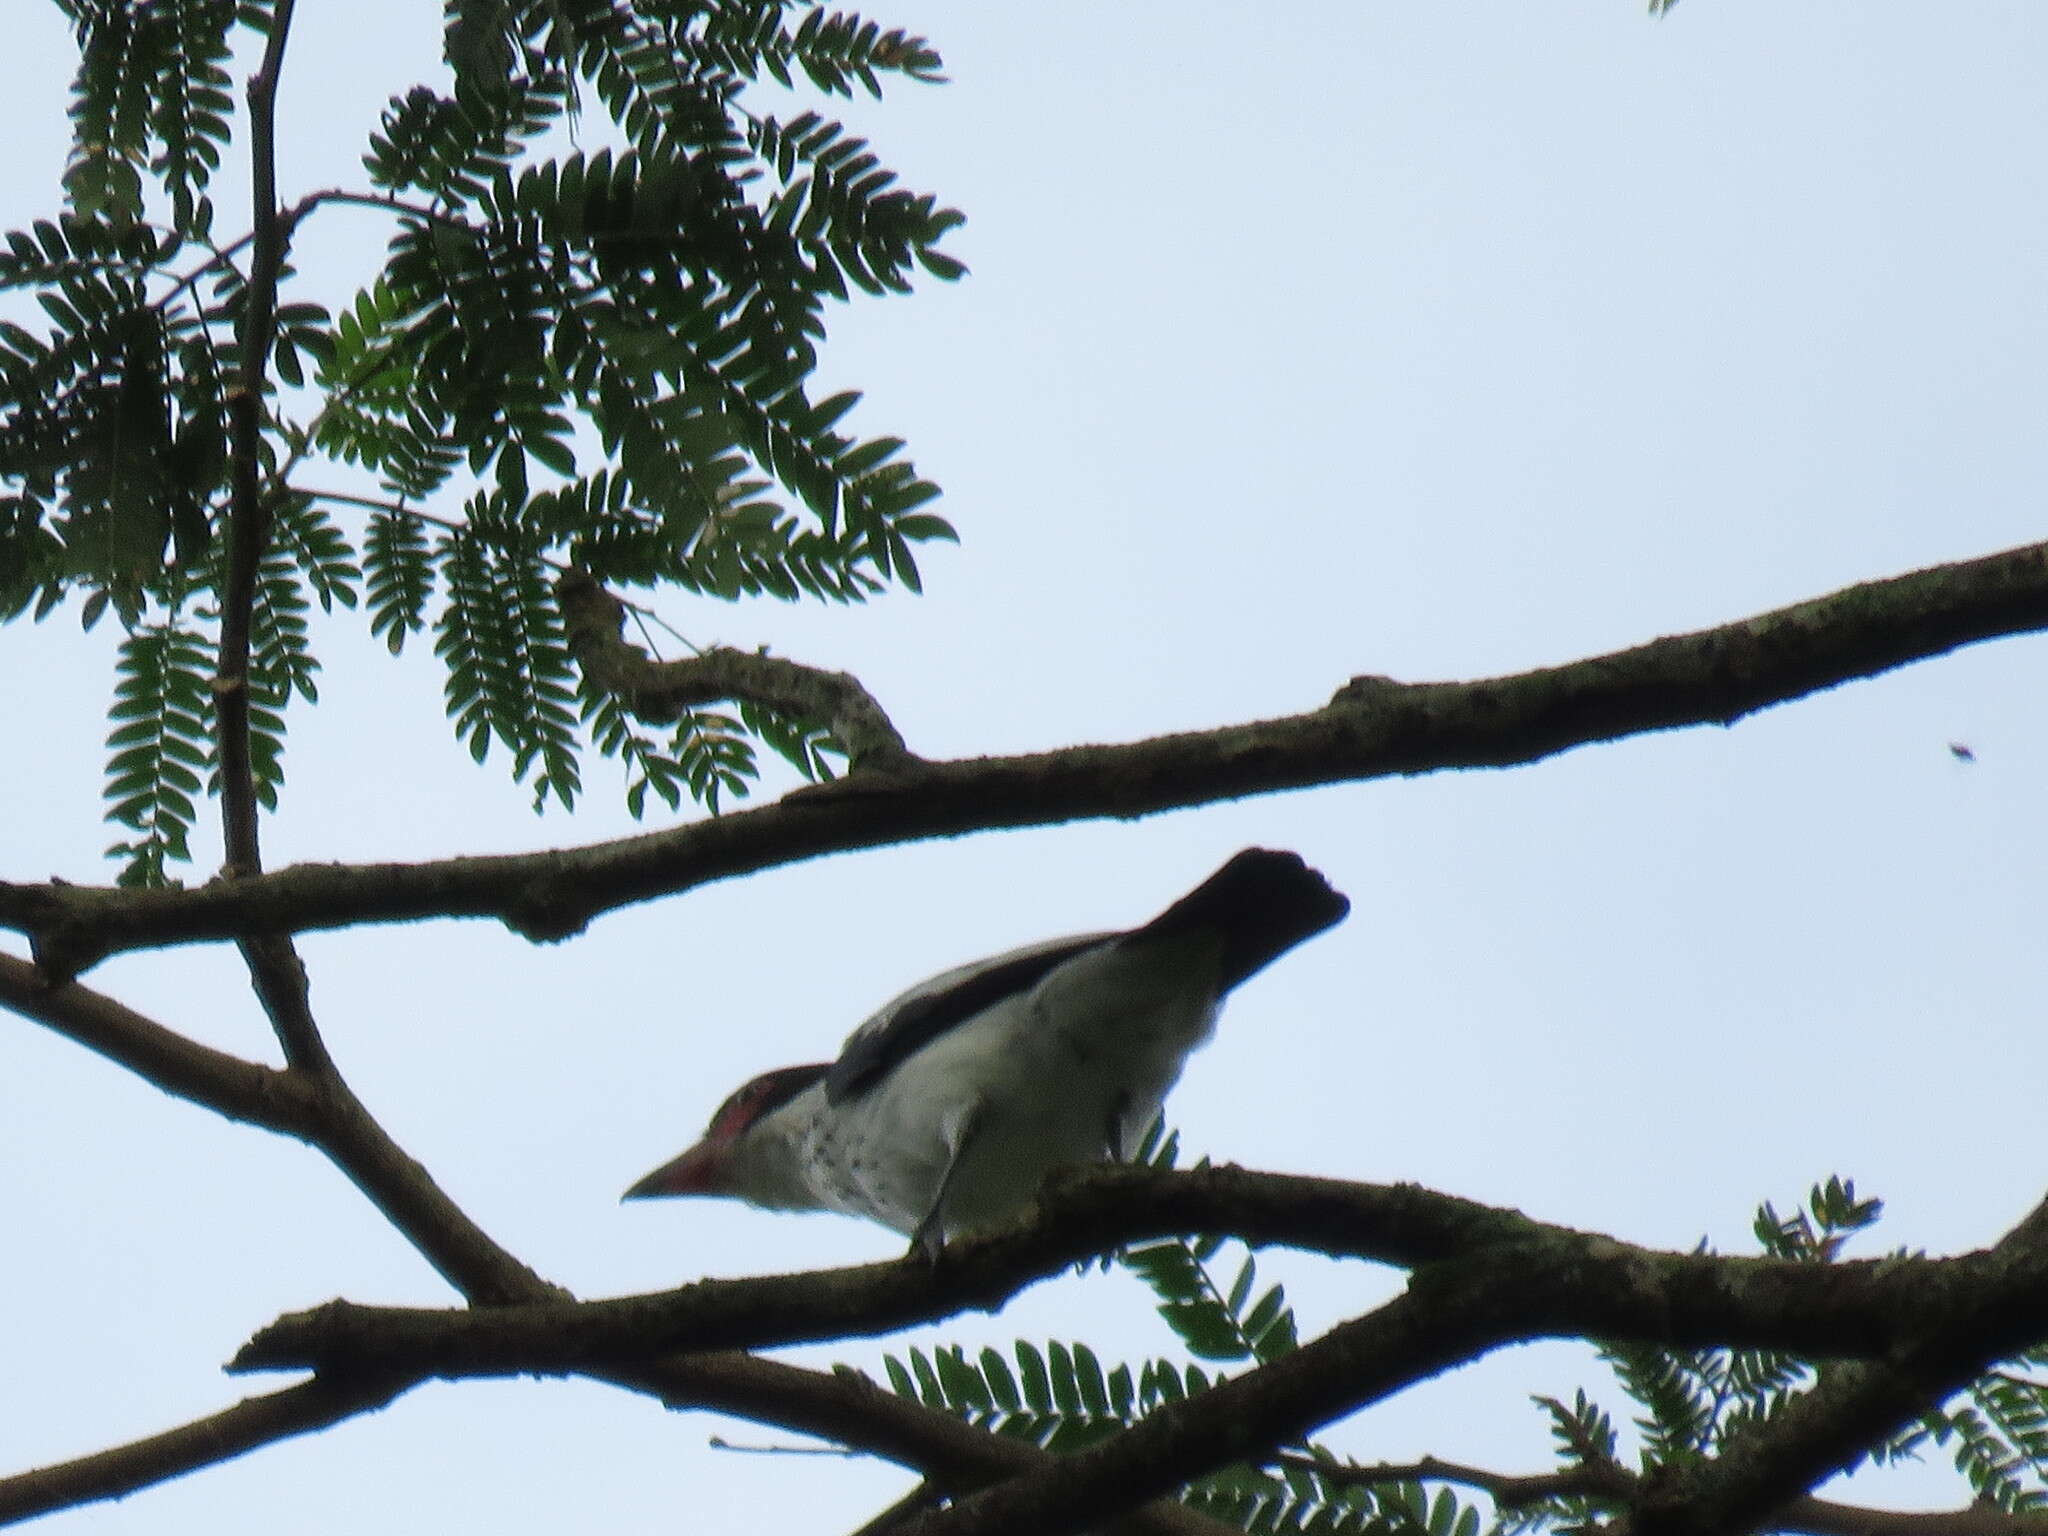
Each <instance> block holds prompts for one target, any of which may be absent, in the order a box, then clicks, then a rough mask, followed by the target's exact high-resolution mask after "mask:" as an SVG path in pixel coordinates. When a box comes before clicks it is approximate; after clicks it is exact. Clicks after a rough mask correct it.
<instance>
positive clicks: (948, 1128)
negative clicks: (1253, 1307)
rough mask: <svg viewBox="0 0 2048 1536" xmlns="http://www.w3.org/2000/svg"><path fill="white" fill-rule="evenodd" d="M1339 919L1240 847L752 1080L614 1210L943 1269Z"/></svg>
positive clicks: (1106, 1139) (1131, 1128)
mask: <svg viewBox="0 0 2048 1536" xmlns="http://www.w3.org/2000/svg"><path fill="white" fill-rule="evenodd" d="M1350 909H1351V903H1350V902H1349V901H1348V900H1347V899H1346V898H1345V897H1344V896H1343V895H1341V894H1340V893H1339V892H1337V891H1336V890H1334V889H1333V888H1332V887H1331V886H1330V883H1329V882H1328V881H1327V880H1325V879H1324V878H1323V876H1322V875H1321V874H1319V873H1318V872H1317V871H1315V870H1313V869H1311V868H1309V866H1308V865H1307V864H1306V863H1305V862H1303V860H1302V858H1301V856H1300V855H1299V854H1295V853H1287V852H1280V851H1276V850H1273V849H1268V848H1247V849H1245V850H1243V851H1242V852H1240V853H1238V854H1237V855H1235V856H1234V857H1232V858H1231V859H1230V860H1229V861H1228V862H1227V863H1225V864H1224V865H1223V867H1222V868H1220V869H1218V870H1217V871H1216V872H1215V873H1214V874H1213V875H1211V876H1210V877H1209V878H1208V879H1207V880H1205V881H1203V882H1202V883H1201V884H1200V885H1198V886H1196V887H1195V888H1194V889H1193V890H1192V891H1190V892H1189V893H1188V894H1187V895H1185V896H1183V897H1182V898H1181V899H1180V900H1178V901H1176V902H1174V903H1173V904H1172V905H1171V906H1169V907H1168V908H1167V909H1166V910H1165V911H1164V912H1162V913H1160V914H1159V915H1158V916H1157V917H1155V918H1153V919H1152V920H1151V921H1150V922H1148V923H1145V924H1143V925H1141V926H1139V927H1136V928H1132V929H1128V930H1126V931H1122V932H1110V933H1086V934H1079V935H1076V936H1074V937H1071V938H1062V939H1050V940H1046V941H1043V942H1041V943H1037V944H1029V945H1026V946H1024V947H1023V948H1021V949H1013V950H1010V951H1008V952H1006V953H1004V954H1000V955H994V956H991V957H990V958H988V959H986V960H978V961H975V962H973V963H971V964H968V965H962V966H957V967H955V968H954V969H952V970H949V971H945V972H942V973H941V974H939V975H937V976H934V977H932V978H931V979H930V980H928V981H925V982H921V983H920V984H918V985H917V986H914V987H912V988H910V990H908V991H907V992H904V993H903V994H901V995H900V996H898V997H896V998H894V999H893V1000H891V1001H890V1002H888V1003H886V1004H884V1005H883V1006H882V1007H881V1009H880V1010H878V1011H877V1012H876V1013H875V1014H874V1015H873V1016H872V1017H870V1018H869V1019H868V1020H867V1021H866V1022H864V1023H863V1024H861V1025H860V1027H859V1028H857V1029H856V1030H854V1032H853V1033H852V1034H851V1035H850V1036H848V1037H847V1040H846V1043H845V1046H844V1048H843V1049H842V1050H841V1052H840V1055H839V1058H838V1060H836V1061H831V1062H811V1063H807V1064H805V1065H802V1066H794V1067H779V1068H777V1069H776V1070H774V1071H772V1072H764V1073H762V1074H761V1075H760V1076H759V1077H756V1078H754V1079H753V1080H752V1081H750V1082H748V1083H746V1084H745V1085H744V1086H742V1087H741V1088H740V1089H738V1090H737V1091H736V1092H735V1093H733V1094H732V1095H731V1097H729V1098H727V1099H726V1100H725V1102H724V1103H723V1104H721V1105H720V1106H719V1107H718V1110H717V1112H716V1113H715V1114H713V1115H712V1117H711V1123H710V1125H709V1127H708V1128H707V1129H706V1130H705V1132H704V1135H703V1137H702V1139H701V1140H699V1141H698V1142H697V1143H696V1145H694V1146H692V1147H691V1148H689V1150H687V1151H685V1152H683V1153H682V1154H681V1155H679V1156H677V1157H675V1158H672V1159H671V1160H669V1161H668V1162H666V1163H663V1164H662V1165H661V1166H660V1167H659V1168H657V1169H655V1170H654V1171H653V1172H652V1173H650V1174H648V1175H647V1176H646V1177H645V1178H643V1179H641V1180H640V1181H639V1182H638V1183H636V1184H634V1185H633V1186H632V1188H630V1189H628V1190H627V1191H626V1193H625V1194H624V1196H622V1197H621V1198H623V1199H626V1200H641V1199H650V1198H655V1197H659V1196H670V1195H713V1196H725V1197H729V1198H736V1199H739V1200H743V1201H745V1202H746V1203H747V1204H749V1205H753V1206H757V1207H761V1208H764V1209H768V1210H783V1211H814V1210H830V1211H839V1212H843V1213H845V1214H847V1215H852V1216H860V1217H866V1218H868V1219H870V1220H873V1221H876V1222H879V1223H881V1224H882V1225H883V1226H885V1227H889V1228H891V1229H893V1230H894V1231H896V1232H899V1233H902V1234H904V1235H906V1236H908V1237H909V1238H910V1239H911V1251H912V1252H913V1253H917V1252H922V1253H923V1254H924V1255H926V1256H927V1257H928V1258H932V1259H936V1258H937V1256H938V1254H939V1253H940V1251H941V1250H942V1249H943V1247H944V1245H945V1244H946V1243H947V1242H948V1241H950V1240H952V1239H953V1238H956V1237H959V1236H963V1235H969V1234H978V1233H981V1232H985V1231H988V1230H990V1229H993V1228H996V1227H1000V1226H1003V1225H1005V1224H1007V1223H1009V1222H1010V1221H1012V1220H1014V1219H1015V1218H1016V1217H1018V1216H1019V1215H1021V1214H1022V1213H1023V1212H1024V1211H1025V1210H1026V1209H1027V1208H1029V1207H1030V1206H1031V1205H1032V1204H1033V1203H1034V1202H1035V1200H1036V1197H1037V1195H1038V1192H1039V1190H1040V1188H1041V1186H1042V1185H1043V1183H1044V1181H1045V1177H1046V1175H1047V1174H1048V1173H1050V1172H1051V1171H1052V1170H1053V1169H1055V1168H1058V1167H1063V1166H1067V1165H1072V1164H1079V1163H1089V1162H1097V1161H1103V1160H1109V1161H1121V1160H1124V1159H1127V1158H1128V1157H1130V1156H1131V1155H1132V1153H1133V1152H1134V1151H1135V1150H1136V1148H1137V1145H1138V1143H1139V1140H1140V1138H1141V1137H1142V1136H1143V1134H1144V1133H1145V1131H1146V1130H1147V1129H1148V1128H1149V1127H1150V1125H1151V1124H1152V1122H1153V1120H1154V1118H1155V1117H1156V1116H1157V1115H1158V1114H1159V1110H1160V1105H1161V1103H1162V1102H1163V1101H1164V1099H1165V1097H1166V1094H1167V1091H1168V1090H1169V1089H1171V1088H1172V1087H1173V1085H1174V1083H1175V1081H1176V1080H1178V1078H1179V1077H1180V1072H1181V1067H1182V1065H1183V1063H1184V1062H1185V1061H1186V1059H1187V1057H1188V1055H1189V1054H1190V1053H1191V1052H1192V1051H1194V1050H1195V1048H1196V1047H1198V1046H1200V1045H1201V1044H1202V1043H1203V1042H1205V1041H1206V1040H1207V1039H1208V1038H1209V1036H1210V1034H1211V1033H1212V1032H1213V1030H1214V1028H1215V1023H1216V1016H1217V1013H1218V1011H1219V1009H1220V1008H1221V1006H1222V1003H1223V999H1224V997H1225V996H1226V995H1227V994H1228V993H1230V992H1231V991H1232V990H1233V989H1234V988H1236V987H1237V986H1239V985H1240V984H1241V983H1243V982H1244V981H1246V980H1247V979H1249V978H1250V977H1251V976H1253V975H1255V974H1257V973H1258V972H1259V971H1261V970H1263V969H1264V968H1265V967H1266V966H1267V965H1269V964H1271V963H1272V962H1273V961H1274V960H1276V959H1278V958H1279V957H1280V956H1281V955H1283V954H1285V953H1287V951H1289V950H1290V949H1293V948H1294V947H1295V946H1296V945H1298V944H1301V943H1303V942H1305V941H1306V940H1308V939H1310V938H1313V937H1314V936H1315V935H1316V934H1319V933H1321V932H1323V931H1324V930H1325V929H1327V928H1329V927H1331V926H1333V925H1334V924H1336V923H1337V922H1339V921H1340V920H1341V919H1342V918H1343V917H1344V915H1345V913H1347V912H1348V911H1350Z"/></svg>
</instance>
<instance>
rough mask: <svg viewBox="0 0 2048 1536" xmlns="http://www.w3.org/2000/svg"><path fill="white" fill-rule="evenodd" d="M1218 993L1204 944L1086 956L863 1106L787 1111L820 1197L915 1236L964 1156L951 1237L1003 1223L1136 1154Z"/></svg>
mask: <svg viewBox="0 0 2048 1536" xmlns="http://www.w3.org/2000/svg"><path fill="white" fill-rule="evenodd" d="M1011 958H1014V956H1002V957H998V959H997V961H994V962H985V963H987V964H994V963H1000V962H1001V961H1002V960H1006V959H1011ZM960 974H961V973H949V976H948V977H940V978H934V980H933V981H932V982H929V983H926V984H925V988H920V989H919V991H924V990H925V989H926V988H932V987H936V986H942V985H944V984H946V983H947V982H948V980H949V979H950V980H957V979H958V978H959V975H960ZM1216 992H1217V979H1216V952H1215V947H1214V945H1213V944H1210V943H1208V942H1206V941H1203V940H1201V939H1188V938H1178V939H1174V940H1172V941H1162V942H1153V943H1145V944H1121V945H1120V944H1114V943H1105V944H1103V945H1102V946H1100V947H1098V948H1094V949H1090V950H1086V951H1083V952H1082V953H1081V954H1079V955H1077V956H1075V957H1074V958H1073V959H1071V960H1068V961H1066V962H1065V963H1063V964H1061V965H1060V966H1058V967H1057V968H1055V969H1054V970H1053V971H1051V972H1050V973H1048V974H1047V975H1046V976H1045V977H1044V978H1043V979H1042V980H1041V981H1040V982H1039V983H1038V984H1037V985H1036V986H1035V987H1033V988H1031V989H1030V990H1028V991H1025V992H1022V993H1017V994H1013V995H1011V996H1009V997H1006V998H1003V999H1001V1000H1000V1001H998V1002H996V1003H995V1004H993V1005H992V1006H990V1007H988V1008H986V1009H984V1010H983V1011H982V1012H981V1013H979V1014H977V1015H976V1016H975V1017H973V1018H972V1019H970V1020H968V1021H966V1022H964V1023H962V1024H959V1025H957V1026H955V1027H954V1028H952V1029H949V1030H947V1031H946V1032H945V1033H943V1034H941V1035H939V1036H937V1037H936V1038H934V1039H932V1040H931V1041H929V1042H927V1043H926V1044H925V1045H924V1046H922V1047H921V1048H920V1049H919V1050H917V1051H916V1052H915V1053H914V1054H913V1055H911V1056H909V1057H908V1058H906V1059H905V1060H904V1061H902V1062H900V1063H898V1064H897V1065H896V1067H895V1068H894V1070H892V1071H890V1072H889V1073H887V1074H886V1075H885V1076H884V1077H882V1078H881V1080H880V1081H878V1082H876V1083H875V1084H874V1085H873V1086H872V1087H871V1088H869V1089H868V1090H867V1091H865V1092H863V1093H861V1094H860V1095H858V1096H857V1097H854V1098H852V1099H850V1100H848V1101H847V1102H845V1103H842V1104H839V1105H836V1106H831V1107H830V1108H829V1109H827V1108H826V1106H825V1105H824V1103H823V1095H822V1094H816V1095H814V1094H808V1093H807V1094H805V1095H804V1096H803V1098H802V1099H801V1100H800V1101H798V1103H796V1104H793V1105H791V1106H790V1108H791V1110H792V1111H798V1112H802V1113H805V1114H807V1115H808V1117H809V1128H808V1131H807V1133H806V1137H805V1140H806V1142H807V1146H806V1152H807V1154H808V1155H807V1157H806V1162H807V1163H808V1166H809V1168H810V1170H811V1174H810V1176H811V1178H812V1180H813V1183H814V1192H815V1193H816V1195H817V1196H818V1198H819V1200H820V1203H823V1204H827V1205H830V1206H833V1207H835V1208H837V1209H840V1210H844V1211H848V1212H851V1213H854V1214H858V1215H865V1216H869V1217H872V1218H873V1219H875V1220H878V1221H881V1222H883V1223H884V1224H886V1225H888V1226H891V1227H894V1228H895V1229H896V1230H897V1231H899V1232H905V1233H909V1232H912V1231H914V1230H915V1229H916V1228H917V1226H918V1224H919V1223H920V1222H922V1221H923V1220H924V1219H925V1217H926V1215H927V1213H928V1212H929V1211H930V1209H931V1207H932V1203H933V1199H934V1197H935V1196H936V1194H937V1192H938V1190H939V1185H940V1181H941V1179H942V1178H943V1177H944V1176H945V1172H946V1169H947V1167H948V1165H949V1164H950V1163H951V1162H952V1161H953V1158H954V1154H955V1149H956V1147H957V1148H959V1167H958V1169H957V1170H956V1171H955V1172H954V1174H953V1177H952V1181H951V1183H950V1184H949V1185H948V1186H947V1189H946V1197H945V1207H946V1208H945V1211H944V1213H943V1223H942V1224H943V1227H944V1230H945V1232H946V1233H947V1234H948V1235H957V1234H958V1233H960V1232H963V1231H968V1230H973V1229H976V1228H982V1227H987V1226H991V1225H997V1224H1000V1223H1002V1222H1004V1221H1007V1220H1008V1219H1010V1218H1011V1217H1013V1216H1014V1215H1016V1214H1017V1213H1018V1212H1019V1211H1021V1210H1022V1209H1023V1208H1024V1207H1025V1206H1026V1205H1028V1204H1029V1203H1030V1202H1031V1200H1032V1198H1033V1197H1034V1196H1035V1195H1036V1194H1037V1192H1038V1189H1039V1187H1040V1186H1041V1184H1042V1183H1043V1182H1044V1179H1045V1176H1046V1174H1047V1173H1048V1172H1050V1171H1051V1170H1052V1169H1053V1168H1055V1167H1059V1166H1062V1165H1066V1164H1072V1163H1085V1162H1093V1161H1098V1160H1100V1159H1102V1158H1103V1157H1105V1156H1108V1155H1109V1154H1110V1153H1111V1152H1112V1150H1114V1151H1115V1152H1117V1153H1118V1154H1120V1155H1127V1154H1128V1153H1129V1151H1130V1150H1131V1148H1132V1147H1133V1145H1134V1144H1135V1143H1136V1141H1137V1139H1138V1137H1139V1136H1140V1135H1141V1134H1142V1133H1143V1131H1144V1129H1145V1127H1146V1126H1147V1125H1149V1124H1150V1123H1151V1120H1152V1118H1153V1116H1154V1115H1156V1114H1157V1113H1158V1111H1159V1105H1160V1102H1161V1101H1162V1100H1163V1099H1164V1098H1165V1096H1166V1092H1167V1090H1168V1089H1169V1088H1171V1087H1172V1086H1173V1083H1174V1081H1175V1080H1176V1079H1177V1078H1178V1077H1179V1076H1180V1070H1181V1064H1182V1062H1183V1061H1184V1060H1185V1058H1186V1056H1187V1054H1188V1053H1189V1052H1190V1051H1192V1050H1193V1049H1194V1048H1195V1047H1196V1046H1198V1045H1200V1044H1201V1043H1202V1042H1203V1041H1204V1040H1206V1039H1207V1038H1208V1036H1209V1033H1210V1031H1211V1029H1212V1028H1213V1027H1214V1024H1215V1017H1216V1009H1217V996H1216ZM911 995H915V994H906V996H911ZM899 1002H900V1000H899ZM893 1006H896V1005H892V1007H893ZM887 1012H888V1010H884V1013H883V1015H882V1017H886V1015H887Z"/></svg>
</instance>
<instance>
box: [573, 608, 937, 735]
mask: <svg viewBox="0 0 2048 1536" xmlns="http://www.w3.org/2000/svg"><path fill="white" fill-rule="evenodd" d="M555 598H556V601H557V602H559V603H560V604H561V607H562V620H563V623H564V625H565V626H566V628H567V630H568V639H569V649H570V650H571V651H572V652H573V653H574V654H575V657H576V661H577V664H578V665H579V666H581V667H582V668H583V674H584V676H585V677H587V678H588V679H589V680H590V681H591V683H592V684H593V685H595V686H596V687H598V688H602V689H603V690H604V691H605V692H607V693H610V694H614V695H616V696H617V697H618V699H619V700H620V702H621V703H623V704H624V705H625V706H626V708H627V709H629V710H630V711H632V712H633V714H635V715H636V716H638V717H639V718H640V719H642V720H645V721H647V722H649V723H650V724H656V725H667V724H670V723H672V722H673V721H674V720H675V719H676V717H677V715H679V714H680V713H681V712H682V711H683V710H684V709H686V708H689V707H690V706H692V705H696V704H715V703H718V702H720V701H721V700H725V699H745V700H748V701H749V702H752V703H755V704H763V705H766V706H767V707H768V708H770V709H773V710H777V711H779V712H781V713H784V714H789V715H795V716H796V717H797V718H799V719H802V720H811V721H816V722H818V723H819V724H822V725H824V726H825V727H826V728H827V729H828V730H830V731H831V733H832V735H833V738H834V739H835V740H837V741H838V742H839V743H840V744H841V745H842V746H844V747H845V748H846V751H847V754H848V761H849V763H850V764H851V766H852V768H854V769H856V770H862V771H870V772H871V771H876V770H883V771H888V772H892V773H906V772H911V771H914V770H915V769H916V767H917V766H918V763H919V759H918V758H916V757H915V756H914V755H913V754H912V753H911V751H910V749H909V748H908V747H906V746H905V745H904V744H903V738H902V736H901V735H899V734H898V733H897V730H896V727H895V726H894V725H892V724H891V723H890V721H889V717H888V715H887V714H886V713H885V712H884V711H883V709H882V706H881V705H880V704H878V703H876V702H875V698H874V695H873V694H871V693H869V692H868V691H867V689H866V688H864V687H862V686H861V683H860V680H859V679H858V678H856V677H854V676H853V675H852V674H851V673H848V672H827V671H824V670H823V669H821V668H818V667H807V666H804V665H802V664H801V663H799V662H794V661H785V660H783V659H781V658H780V657H775V656H764V655H756V654H754V653H751V652H747V651H735V650H730V649H727V648H724V647H720V648H718V649H715V650H709V651H705V652H703V653H702V654H700V655H697V656H692V657H691V658H689V659H688V660H687V661H651V660H649V659H648V657H647V653H646V652H644V651H642V650H641V649H640V648H639V647H638V646H637V645H630V644H628V643H627V642H626V641H625V640H624V639H623V638H622V636H621V631H622V629H623V628H624V625H625V619H626V607H625V604H623V603H622V602H620V601H619V600H618V599H617V598H616V597H614V596H612V594H611V593H609V592H607V591H605V589H604V588H603V587H601V586H599V585H598V584H597V583H596V582H595V581H593V580H591V579H590V577H588V576H586V575H584V574H583V573H582V572H581V571H570V572H567V573H565V574H564V575H563V576H562V577H561V578H560V579H559V580H557V581H556V583H555Z"/></svg>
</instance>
